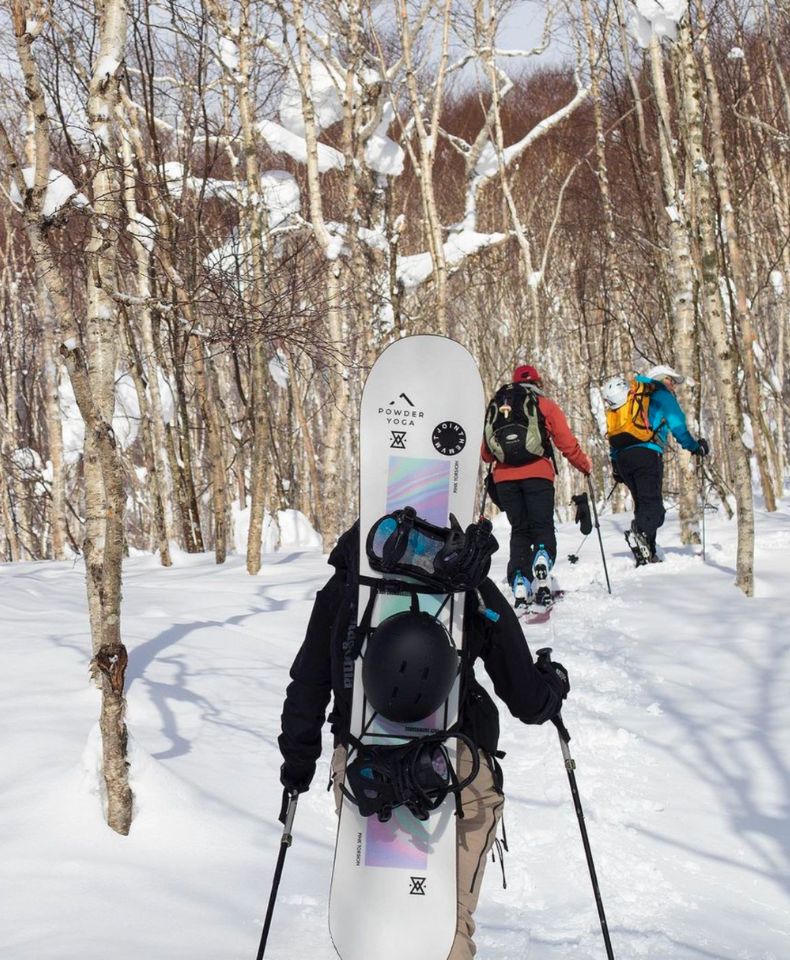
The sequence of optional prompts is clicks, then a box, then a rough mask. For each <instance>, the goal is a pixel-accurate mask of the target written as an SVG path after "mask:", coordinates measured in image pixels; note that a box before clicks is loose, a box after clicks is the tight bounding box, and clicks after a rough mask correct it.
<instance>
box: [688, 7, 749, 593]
mask: <svg viewBox="0 0 790 960" xmlns="http://www.w3.org/2000/svg"><path fill="white" fill-rule="evenodd" d="M677 42H678V52H679V57H678V64H679V67H680V69H681V71H682V74H681V78H680V80H681V89H682V109H683V125H682V129H681V137H682V138H683V140H684V143H685V147H686V150H687V152H688V155H689V160H690V163H691V165H692V170H693V180H694V201H695V208H696V215H697V231H698V241H699V248H700V258H701V264H700V267H701V271H700V272H701V280H702V304H703V317H704V320H705V324H706V326H707V329H708V334H709V336H710V340H711V344H712V346H713V349H714V355H715V359H716V370H717V374H718V376H717V380H716V383H717V390H718V394H719V399H720V401H721V409H722V414H723V420H724V425H723V431H722V432H723V434H724V437H725V440H726V443H727V446H728V449H729V454H730V458H731V464H732V474H733V487H734V492H735V500H736V514H737V518H738V549H737V573H736V580H735V583H736V586H738V587H740V589H741V590H743V592H744V593H745V594H746V595H747V596H749V597H751V596H753V595H754V498H753V494H752V478H751V470H750V467H749V452H748V450H747V449H746V446H745V444H744V442H743V432H744V425H743V415H742V412H741V407H740V402H739V399H738V363H737V354H738V347H737V344H736V343H734V342H733V340H732V337H731V333H730V331H729V330H728V328H727V323H726V319H725V311H724V305H723V303H722V299H721V288H720V285H719V259H718V250H717V244H716V207H715V203H714V199H713V195H712V190H711V184H710V165H709V163H708V159H707V157H706V153H705V131H704V128H703V121H702V90H701V88H700V83H699V76H698V74H697V64H696V62H695V59H694V51H693V47H692V40H691V28H690V25H689V22H688V19H687V18H686V19H684V20H683V21H682V22H681V24H680V27H679V36H678V41H677Z"/></svg>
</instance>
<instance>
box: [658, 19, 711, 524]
mask: <svg viewBox="0 0 790 960" xmlns="http://www.w3.org/2000/svg"><path fill="white" fill-rule="evenodd" d="M649 53H650V69H651V79H652V83H653V91H654V95H655V98H656V107H657V122H658V140H659V150H660V157H661V180H662V186H663V193H664V201H665V203H664V207H665V210H666V214H667V217H668V219H669V273H670V278H671V289H672V294H671V301H672V302H671V309H672V316H671V318H670V320H671V326H672V331H673V334H674V336H673V354H674V360H675V363H676V364H677V366H678V367H679V368H680V369H681V370H683V371H684V372H685V373H687V374H690V373H691V371H692V370H693V369H694V366H695V357H696V354H697V343H696V339H697V338H696V310H695V303H694V270H693V261H692V252H691V226H690V223H689V216H688V211H687V207H686V196H685V191H683V190H681V189H680V188H679V173H678V169H677V153H676V150H675V149H674V146H673V144H674V137H673V135H672V120H671V108H670V103H669V96H668V94H667V88H666V82H665V78H664V61H663V57H662V54H661V43H660V41H659V39H658V37H657V36H655V34H654V35H653V37H652V38H651V42H650V51H649ZM678 392H679V397H680V401H681V404H682V405H683V407H684V409H686V410H693V409H694V408H695V406H696V401H695V396H694V391H693V389H692V387H691V385H690V383H689V381H687V382H686V383H685V384H683V386H682V387H681V388H680V390H679V391H678ZM678 480H679V484H680V499H679V503H678V510H679V514H680V538H681V540H682V542H683V543H700V534H699V516H700V509H703V507H702V505H701V504H700V502H699V498H698V490H697V487H698V484H697V478H696V472H695V467H694V464H693V462H692V461H691V460H689V459H688V458H686V457H684V458H683V459H681V460H680V461H679V463H678Z"/></svg>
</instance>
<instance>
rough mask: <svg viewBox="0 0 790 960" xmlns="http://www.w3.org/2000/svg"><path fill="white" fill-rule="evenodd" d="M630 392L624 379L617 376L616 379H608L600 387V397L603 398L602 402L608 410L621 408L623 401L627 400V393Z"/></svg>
mask: <svg viewBox="0 0 790 960" xmlns="http://www.w3.org/2000/svg"><path fill="white" fill-rule="evenodd" d="M629 390H630V385H629V383H628V381H627V380H626V379H625V377H621V376H620V375H619V374H618V375H617V376H616V377H609V379H608V380H607V381H606V382H605V383H604V385H603V386H602V387H601V396H602V397H603V402H604V403H605V404H606V406H607V407H608V408H609V409H610V410H617V408H618V407H622V405H623V404H624V403H625V401H626V400H627V399H628V391H629Z"/></svg>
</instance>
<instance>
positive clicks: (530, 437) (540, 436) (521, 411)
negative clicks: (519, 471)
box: [484, 383, 553, 467]
mask: <svg viewBox="0 0 790 960" xmlns="http://www.w3.org/2000/svg"><path fill="white" fill-rule="evenodd" d="M539 397H540V391H539V390H538V389H537V388H536V387H534V386H533V385H532V384H524V383H506V384H505V385H504V386H502V387H500V388H499V390H497V392H496V393H495V394H494V397H493V399H492V400H491V401H490V403H489V404H488V410H487V412H486V420H485V430H484V437H485V443H486V446H487V447H488V449H489V451H490V452H491V453H492V454H493V456H494V457H495V458H496V460H498V461H499V463H504V464H507V465H508V466H510V467H522V466H524V465H525V464H527V463H534V462H535V461H536V460H540V459H541V458H542V457H550V458H552V459H553V450H552V447H551V441H550V440H549V436H548V433H547V431H546V420H545V417H544V416H543V413H542V412H541V409H540V406H539V404H538V398H539Z"/></svg>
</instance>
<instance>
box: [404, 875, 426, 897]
mask: <svg viewBox="0 0 790 960" xmlns="http://www.w3.org/2000/svg"><path fill="white" fill-rule="evenodd" d="M427 879H428V878H427V877H409V880H411V890H409V894H410V895H411V896H413V897H415V896H416V897H424V896H425V881H426V880H427Z"/></svg>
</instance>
